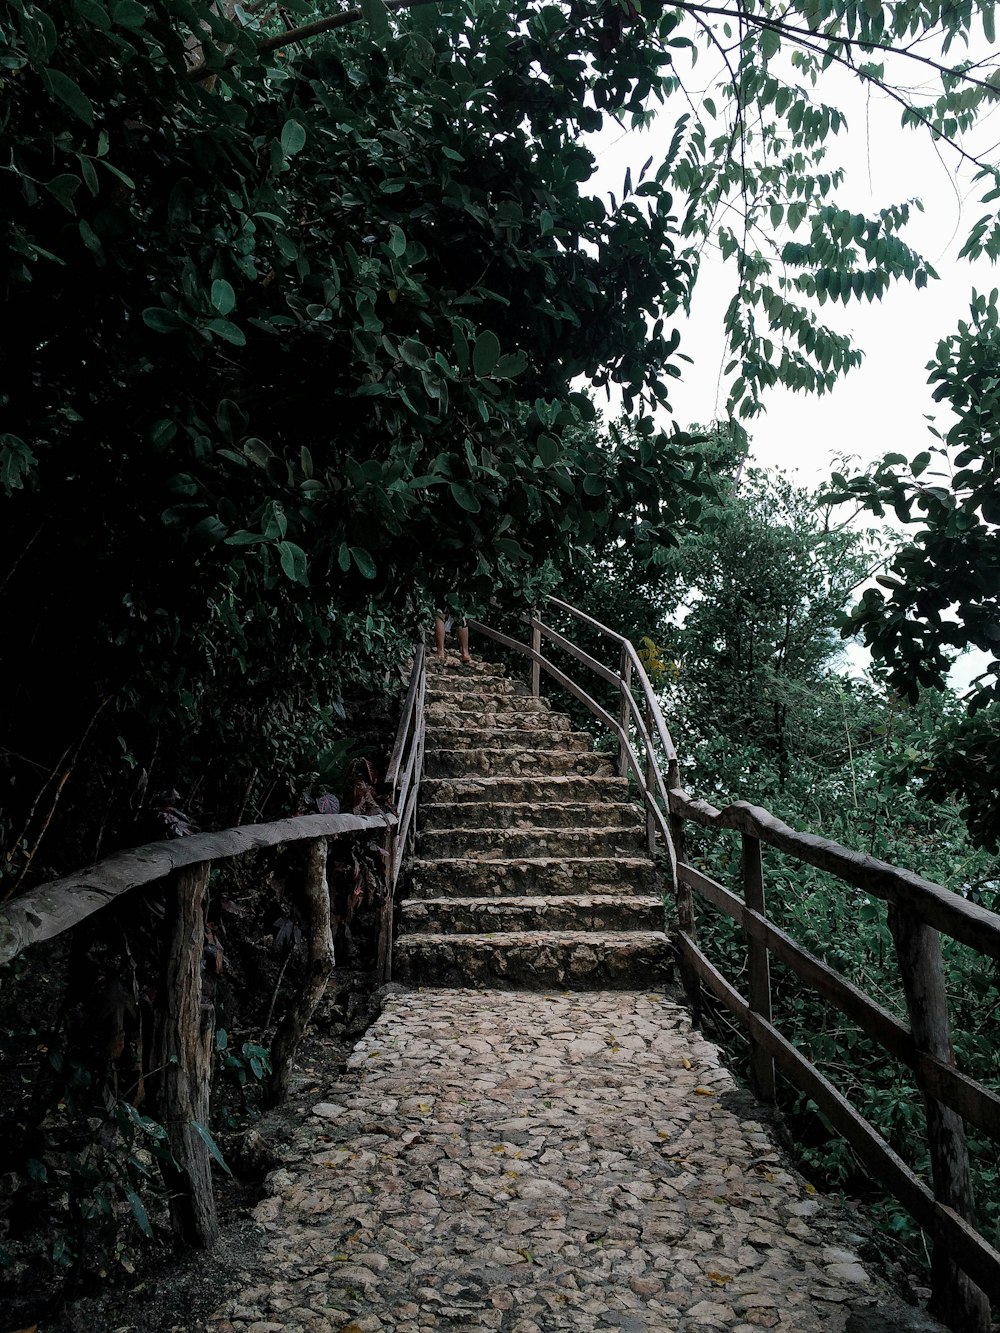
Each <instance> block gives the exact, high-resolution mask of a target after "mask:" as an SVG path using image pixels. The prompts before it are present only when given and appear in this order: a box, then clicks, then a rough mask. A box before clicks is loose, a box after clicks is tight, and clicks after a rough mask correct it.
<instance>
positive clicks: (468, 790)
mask: <svg viewBox="0 0 1000 1333" xmlns="http://www.w3.org/2000/svg"><path fill="white" fill-rule="evenodd" d="M420 798H421V800H420V808H421V810H422V811H423V812H424V813H425V815H426V813H427V812H428V808H429V807H430V806H431V805H460V804H461V805H465V804H469V805H472V804H493V803H494V802H499V803H501V804H508V803H523V802H526V801H527V802H531V803H542V804H548V803H550V802H553V803H555V802H559V803H562V802H580V803H582V804H584V805H591V804H594V803H595V802H596V803H598V804H600V805H603V806H614V805H619V804H621V803H623V802H626V801H628V799H629V790H628V780H627V779H626V778H617V777H606V776H603V775H602V776H591V777H588V776H587V775H586V774H570V775H559V774H548V775H541V776H532V775H526V776H523V777H511V776H503V775H500V776H497V777H485V776H477V777H466V776H465V775H464V774H463V775H462V776H459V777H443V778H434V777H425V778H424V780H423V782H421V784H420Z"/></svg>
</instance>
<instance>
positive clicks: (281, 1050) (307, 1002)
mask: <svg viewBox="0 0 1000 1333" xmlns="http://www.w3.org/2000/svg"><path fill="white" fill-rule="evenodd" d="M301 902H302V909H303V910H302V915H303V917H304V919H305V927H306V940H307V949H308V959H307V962H306V974H305V978H304V980H303V982H302V989H301V991H300V992H299V996H298V999H297V1000H296V1002H295V1004H294V1005H292V1006H291V1007H290V1008H289V1010H288V1012H287V1013H286V1014H285V1016H284V1018H283V1019H282V1021H281V1024H280V1026H279V1028H278V1031H277V1032H276V1033H275V1036H274V1041H273V1042H272V1043H271V1068H272V1070H273V1073H272V1074H271V1083H270V1088H269V1093H270V1101H271V1103H272V1105H273V1104H274V1103H276V1102H280V1101H284V1099H285V1098H286V1097H287V1096H288V1084H289V1081H290V1078H291V1072H292V1061H293V1060H294V1058H295V1053H296V1051H297V1050H298V1048H299V1043H300V1042H301V1040H302V1038H303V1037H304V1036H305V1034H306V1029H307V1028H308V1026H309V1022H310V1020H311V1018H312V1016H313V1014H314V1013H315V1012H316V1006H317V1005H318V1004H319V1002H320V1000H321V999H322V998H323V992H324V991H325V990H326V984H327V982H328V981H329V979H330V973H331V972H332V971H333V964H334V958H333V934H332V931H331V929H330V891H329V889H328V888H327V883H326V839H325V838H317V839H316V840H315V842H310V843H307V844H306V859H305V870H304V874H303V876H302V898H301Z"/></svg>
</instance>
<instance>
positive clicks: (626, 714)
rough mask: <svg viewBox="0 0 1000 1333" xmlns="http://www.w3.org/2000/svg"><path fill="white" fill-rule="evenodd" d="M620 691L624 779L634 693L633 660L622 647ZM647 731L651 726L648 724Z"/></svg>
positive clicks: (620, 753)
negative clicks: (632, 693) (631, 698)
mask: <svg viewBox="0 0 1000 1333" xmlns="http://www.w3.org/2000/svg"><path fill="white" fill-rule="evenodd" d="M618 674H619V690H620V691H621V708H620V710H619V714H618V718H619V721H620V722H621V727H622V738H621V740H620V741H619V742H618V776H619V777H620V778H623V777H625V776H626V774H627V773H628V728H629V723H630V722H631V720H632V717H631V714H632V710H631V709H630V708H629V700H628V696H629V695H630V694H631V692H632V658H631V657H630V655H629V652H628V649H627V648H626V647H625V646H624V645H622V652H621V665H620V666H619V669H618ZM646 727H647V730H650V725H649V723H648V722H647V724H646Z"/></svg>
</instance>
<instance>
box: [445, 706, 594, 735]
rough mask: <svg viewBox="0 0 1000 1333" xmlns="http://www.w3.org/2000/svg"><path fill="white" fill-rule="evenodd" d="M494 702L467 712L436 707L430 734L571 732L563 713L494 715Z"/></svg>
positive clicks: (540, 710) (503, 712) (495, 712)
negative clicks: (470, 730)
mask: <svg viewBox="0 0 1000 1333" xmlns="http://www.w3.org/2000/svg"><path fill="white" fill-rule="evenodd" d="M511 702H512V703H515V702H516V703H519V704H520V703H524V700H523V699H517V700H511ZM495 704H496V700H495V699H490V700H489V702H488V703H485V704H482V705H477V706H476V707H475V708H469V709H466V710H464V711H463V710H460V709H455V708H453V707H449V705H448V704H434V705H433V706H432V707H430V708H428V709H427V714H426V716H427V730H428V732H431V731H438V730H439V729H444V730H446V731H458V732H466V731H468V730H469V729H470V728H471V727H475V728H476V729H477V730H482V731H506V730H507V729H508V728H509V729H512V730H514V731H528V732H531V733H532V734H537V733H538V732H546V731H559V732H563V731H570V730H571V726H570V720H569V718H568V717H566V716H565V715H564V714H563V713H549V712H547V711H546V710H544V709H539V710H538V711H537V712H528V711H525V710H523V709H521V710H515V709H513V708H511V709H510V710H509V711H502V710H501V711H495Z"/></svg>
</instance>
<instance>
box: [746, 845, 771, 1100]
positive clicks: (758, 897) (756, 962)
mask: <svg viewBox="0 0 1000 1333" xmlns="http://www.w3.org/2000/svg"><path fill="white" fill-rule="evenodd" d="M742 838H743V847H742V860H743V898H744V901H745V902H746V905H747V907H749V908H750V909H751V911H754V912H756V913H757V914H758V915H759V916H766V915H767V909H766V907H765V903H764V871H763V866H762V863H761V854H760V839H759V838H755V837H753V836H752V835H751V834H749V833H744V834H743V835H742ZM747 958H748V968H749V974H750V976H749V998H750V1012H751V1013H754V1014H759V1015H760V1017H761V1018H763V1019H764V1020H765V1021H766V1022H768V1023H770V1021H771V967H770V960H769V958H768V952H767V945H766V944H765V943H764V941H763V940H759V939H757V938H756V937H755V936H754V935H752V934H751V933H750V932H749V931H748V932H747ZM750 1081H751V1083H752V1085H753V1090H754V1093H755V1094H756V1096H757V1097H758V1098H759V1099H760V1100H761V1101H762V1102H771V1103H773V1102H774V1094H775V1085H774V1060H773V1058H772V1057H771V1056H770V1055H769V1054H768V1052H767V1051H766V1050H765V1049H764V1048H763V1046H761V1044H760V1042H759V1041H758V1040H757V1038H756V1037H755V1035H754V1032H753V1029H752V1028H751V1030H750Z"/></svg>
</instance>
